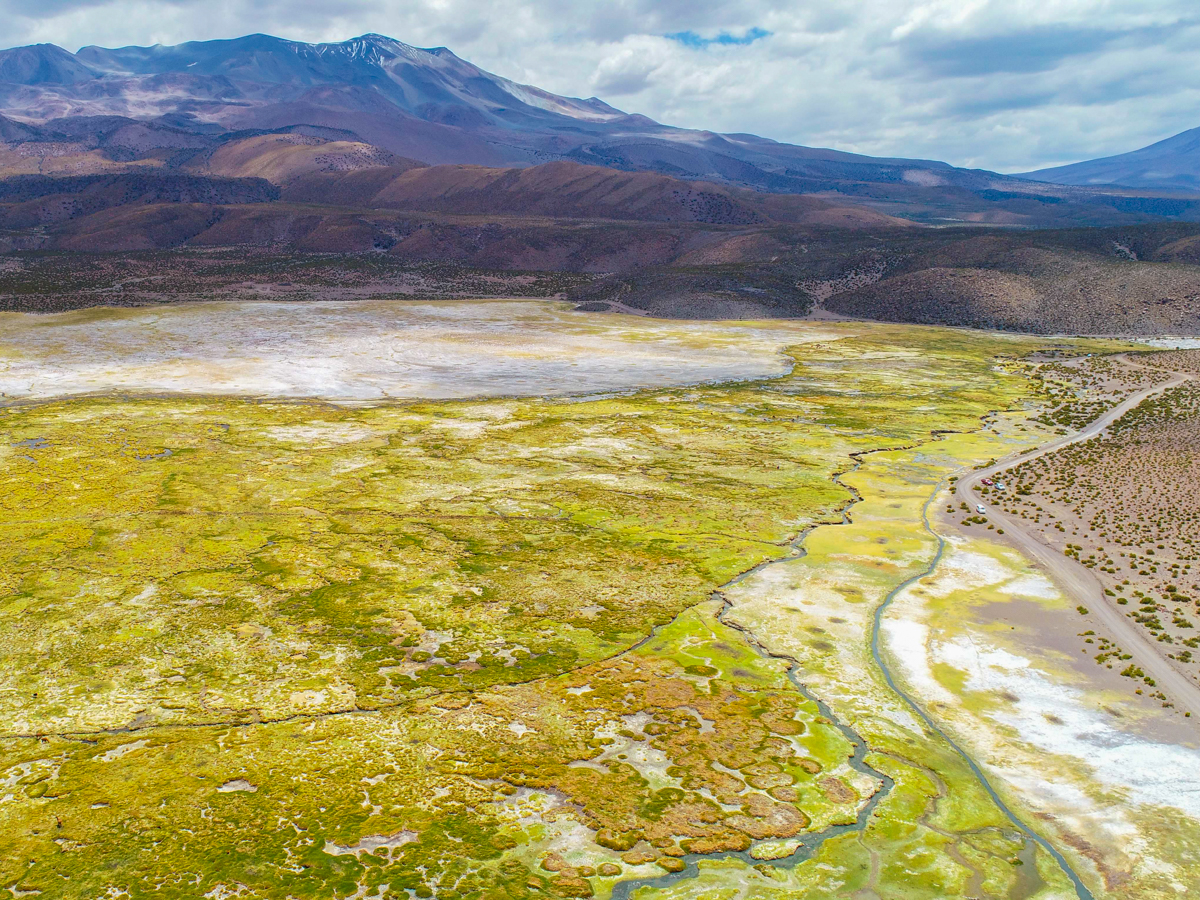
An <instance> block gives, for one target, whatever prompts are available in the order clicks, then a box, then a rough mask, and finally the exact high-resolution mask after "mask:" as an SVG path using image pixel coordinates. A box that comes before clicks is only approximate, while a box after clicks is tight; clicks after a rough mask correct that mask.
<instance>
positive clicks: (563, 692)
mask: <svg viewBox="0 0 1200 900" xmlns="http://www.w3.org/2000/svg"><path fill="white" fill-rule="evenodd" d="M622 327H623V328H624V329H625V333H624V334H623V337H622V340H627V341H629V342H630V344H631V346H638V345H641V344H644V343H645V342H646V341H652V340H654V329H655V327H656V326H655V325H653V324H646V325H638V326H635V325H632V324H628V323H626V324H624V325H623V326H622ZM638 328H642V329H644V332H641V333H639V332H638V331H637V329H638ZM778 328H779V329H780V331H781V335H780V337H779V338H778V341H779V344H780V346H784V347H786V348H787V349H786V350H785V351H784V352H785V356H786V361H787V364H788V365H787V369H788V373H787V374H784V375H781V376H777V377H762V376H758V377H756V378H755V379H752V380H746V381H727V382H723V383H709V384H698V385H691V386H686V387H671V388H661V387H660V388H648V389H643V390H625V391H623V392H618V393H608V394H603V395H590V396H589V395H583V396H573V397H558V398H554V397H549V396H542V397H537V396H533V397H525V398H518V397H499V398H495V399H472V400H444V401H442V400H438V401H434V400H420V399H416V400H380V401H377V402H372V403H370V404H361V403H359V404H352V405H345V404H342V405H339V404H335V403H331V402H327V401H323V400H317V399H314V400H298V399H297V400H280V399H272V398H270V397H261V396H260V397H256V398H243V397H236V396H215V395H210V396H205V395H201V394H194V395H188V396H179V395H170V394H158V395H147V394H136V393H134V394H130V395H128V396H122V395H116V394H112V393H99V394H95V395H91V396H83V397H74V398H67V399H26V400H24V401H23V402H21V403H19V404H12V405H9V406H7V407H4V408H2V409H0V462H2V463H3V466H2V469H0V479H2V480H3V487H2V490H0V654H2V656H3V659H4V666H3V670H2V671H0V851H2V852H0V887H3V888H5V889H7V890H9V891H10V892H11V893H12V894H13V895H14V896H35V894H34V892H37V894H36V895H39V896H42V897H63V898H89V900H90V898H130V900H133V898H146V897H206V898H218V900H223V898H230V897H247V898H249V897H253V898H279V900H283V898H339V900H343V898H351V897H355V898H404V897H421V898H426V897H436V898H445V900H457V898H466V897H482V898H488V900H499V898H524V897H593V896H595V897H601V898H604V897H607V896H610V895H613V896H619V897H627V896H632V897H634V898H636V900H646V898H648V897H659V896H661V897H676V896H678V897H685V896H687V897H696V898H705V900H710V898H718V897H720V898H725V897H729V898H733V897H776V896H779V897H785V896H787V897H800V896H803V897H814V898H817V897H820V898H824V897H830V898H833V897H839V898H840V897H855V898H860V897H861V898H931V900H932V898H941V897H948V896H956V897H957V896H961V897H981V898H982V897H987V898H1005V900H1022V898H1034V897H1038V898H1050V897H1069V896H1074V895H1075V894H1076V891H1075V888H1074V886H1073V885H1072V884H1071V881H1070V879H1069V878H1068V876H1067V874H1066V872H1064V870H1063V867H1062V866H1061V865H1060V864H1059V862H1058V861H1056V860H1055V859H1054V858H1053V857H1052V856H1051V855H1050V854H1049V853H1047V852H1046V850H1045V849H1044V847H1042V846H1039V845H1038V844H1036V843H1035V842H1033V841H1031V840H1030V839H1029V838H1028V835H1027V834H1025V833H1023V832H1022V830H1021V829H1020V828H1018V827H1017V826H1016V825H1014V822H1013V821H1012V820H1010V818H1009V817H1008V816H1007V815H1006V813H1005V811H1004V810H1003V809H1002V808H1001V807H1000V806H998V805H997V803H996V802H994V798H993V796H989V793H988V791H987V790H985V788H984V786H983V785H982V784H981V783H980V780H979V779H978V778H977V777H976V771H973V770H972V768H971V765H969V764H968V760H967V759H966V758H964V757H963V756H962V755H960V754H959V753H958V752H956V749H955V747H954V746H952V745H951V744H950V743H948V742H947V740H946V739H945V738H943V737H942V736H941V735H940V733H939V732H938V731H937V730H936V729H931V728H928V727H926V723H923V722H921V721H918V720H916V719H914V718H913V717H912V716H911V715H910V714H908V713H907V712H906V711H905V708H904V706H903V704H902V703H901V702H900V701H899V698H898V697H897V696H896V695H895V694H894V693H893V694H889V692H888V686H887V684H886V683H885V682H884V681H883V677H882V673H881V672H879V671H877V670H874V669H872V664H871V662H870V653H871V644H870V635H869V628H868V629H866V630H861V631H857V632H854V633H853V634H852V635H850V636H849V637H848V638H845V639H842V638H839V637H838V636H837V635H836V634H835V633H833V632H826V631H825V630H824V628H829V627H831V626H829V625H828V624H827V623H826V624H825V625H824V628H823V627H822V626H818V624H817V622H818V621H821V622H822V623H825V620H824V619H819V620H818V619H817V618H813V617H809V618H806V615H805V614H804V613H803V612H801V611H800V610H798V609H797V610H793V611H790V612H789V611H786V610H784V611H781V610H780V608H773V609H770V610H769V611H768V612H766V613H763V614H761V615H759V614H757V613H755V611H754V608H753V606H752V605H745V606H744V605H743V603H742V599H744V596H745V594H746V592H747V591H748V590H749V589H750V586H751V585H752V584H753V583H754V577H757V575H756V576H754V577H752V578H750V579H748V580H744V581H740V583H738V584H736V585H735V584H732V583H734V582H738V581H739V576H741V575H743V573H747V572H750V571H751V570H755V571H756V572H757V573H758V574H759V575H762V576H763V577H766V575H767V573H769V572H778V571H780V570H786V569H788V568H789V567H791V566H792V565H794V564H795V563H803V564H804V565H806V566H809V567H811V568H813V569H814V570H818V569H819V570H820V571H822V572H825V573H833V574H832V575H831V577H832V578H833V580H832V581H831V582H830V583H831V584H835V585H836V587H837V589H838V590H839V591H840V594H839V596H840V597H841V598H842V600H843V601H844V602H845V604H846V607H847V609H850V610H852V611H853V613H854V615H858V616H859V617H860V618H861V619H862V620H863V621H868V620H869V619H870V618H871V616H872V615H873V614H874V610H875V608H876V606H877V601H878V599H880V598H881V597H882V596H883V594H886V593H887V592H888V591H889V590H892V589H894V588H895V587H896V586H897V585H900V584H901V583H902V582H905V581H906V580H909V579H911V578H912V577H913V576H914V575H916V574H919V573H920V572H921V571H922V570H923V569H924V568H926V567H928V566H929V565H930V561H931V560H932V559H933V553H932V552H931V548H930V545H929V535H928V534H927V533H925V532H924V531H923V526H922V524H921V519H920V515H919V510H920V508H921V504H922V503H924V502H926V501H927V499H928V497H929V496H931V491H932V490H933V489H934V487H935V486H936V484H937V483H938V482H939V481H940V480H942V479H944V478H945V477H946V476H947V475H948V474H950V473H952V472H953V471H955V470H956V468H957V467H960V466H963V465H969V464H970V465H973V464H976V463H977V462H978V461H980V460H981V459H983V460H986V459H987V455H986V454H988V453H989V452H992V451H994V450H995V448H994V447H992V446H990V445H988V443H987V440H986V439H984V438H979V439H978V440H975V439H973V438H964V439H963V441H960V442H959V443H958V444H955V443H953V441H948V440H947V436H953V435H964V436H970V435H977V434H978V433H979V432H980V429H981V427H982V426H983V425H984V424H985V423H987V422H988V421H990V419H989V417H992V416H993V415H994V414H996V413H998V412H1001V411H1008V412H1007V413H1004V414H1005V415H1007V416H1008V417H1009V418H1010V419H1012V420H1013V421H1016V420H1017V419H1020V420H1021V421H1022V422H1024V421H1025V418H1028V419H1029V428H1030V429H1031V431H1030V432H1029V434H1028V435H1026V436H1024V437H1022V438H1020V440H1025V441H1027V442H1029V441H1034V440H1035V439H1036V437H1037V435H1036V434H1035V432H1036V429H1037V428H1039V427H1040V426H1038V425H1036V423H1033V422H1032V417H1033V416H1034V415H1036V414H1037V412H1038V410H1039V408H1040V407H1039V406H1038V404H1039V402H1040V401H1041V400H1042V399H1044V398H1043V391H1042V388H1041V387H1039V384H1038V382H1037V381H1036V380H1034V379H1032V378H1031V377H1030V375H1031V372H1032V368H1031V366H1030V365H1029V364H1026V363H1023V362H1021V361H1020V360H1021V359H1022V358H1024V357H1025V356H1027V355H1028V354H1030V353H1033V352H1035V351H1043V350H1046V349H1064V345H1063V344H1062V342H1056V341H1053V340H1049V339H1032V338H1030V339H1026V338H1015V337H1011V336H995V337H992V336H987V335H973V334H968V333H961V332H958V333H956V332H950V331H944V330H935V329H921V328H909V327H891V326H863V325H844V326H822V327H820V328H817V327H815V326H808V325H780V326H778ZM697 340H700V338H698V339H697ZM1075 347H1079V348H1081V349H1100V345H1092V344H1089V345H1086V348H1085V347H1084V345H1083V344H1078V345H1075V344H1067V345H1065V349H1069V350H1073V349H1074V348H1075ZM546 393H547V394H548V393H550V391H549V390H547V392H546ZM1021 427H1022V428H1024V427H1025V426H1024V425H1022V426H1021ZM972 440H974V441H975V442H974V443H972ZM876 460H878V461H879V462H878V463H876V462H873V461H876ZM879 466H882V467H883V468H882V469H880V470H879V471H877V468H878V467H879ZM880 472H882V474H880ZM889 485H890V486H899V485H913V486H915V487H913V488H912V490H911V491H910V494H911V496H909V495H905V496H904V497H903V498H899V499H896V500H894V501H893V500H892V499H890V495H889V493H888V491H889V490H892V487H889ZM922 491H923V492H924V493H923V494H922ZM885 500H886V502H884V501H885ZM914 504H915V505H914ZM914 509H915V510H917V514H916V515H915V517H914V515H913V510H914ZM860 512H861V513H862V518H861V519H860V517H859V513H860ZM779 561H790V562H784V564H783V565H778V566H775V565H770V564H772V563H774V562H779ZM838 565H846V566H850V565H853V566H856V567H858V569H857V570H856V571H857V572H858V574H856V575H854V576H853V577H850V576H847V577H841V576H837V575H836V567H837V566H838ZM822 566H824V567H825V568H823V569H821V567H822ZM868 582H869V585H868ZM876 587H878V588H879V590H880V591H881V592H882V593H879V594H878V595H876V594H875V593H873V591H875V588H876ZM727 592H729V593H728V595H727ZM735 595H736V596H735ZM730 597H734V599H735V601H736V602H731V600H730ZM738 598H742V599H738ZM873 598H874V599H873ZM845 615H846V616H851V613H846V614H845ZM789 616H790V618H789ZM831 621H833V622H835V623H848V622H851V619H848V618H841V617H837V616H835V617H834V618H833V619H832V620H831ZM853 621H858V620H857V619H854V620H853ZM832 627H834V628H836V627H837V626H836V625H835V626H832ZM846 627H847V628H849V627H850V625H848V624H847V625H846ZM847 634H850V632H847ZM789 635H790V636H791V638H789V637H788V636H789ZM801 638H802V639H803V641H804V642H806V643H805V644H804V646H805V648H806V650H805V652H804V653H800V652H799V651H794V650H791V649H789V644H788V641H789V640H790V639H795V640H797V641H798V640H801ZM855 679H860V681H858V682H856V681H855ZM835 681H836V682H837V683H838V684H841V685H842V686H843V687H842V688H841V689H839V690H834V689H832V688H831V687H830V688H829V690H828V691H827V692H823V686H825V687H828V686H829V685H832V684H833V683H834V682H835ZM855 685H857V687H856V686H855ZM850 694H854V697H853V698H851V699H848V697H849V695H850ZM1008 799H1009V798H1008V797H1006V800H1008ZM1015 814H1016V815H1021V814H1022V809H1021V807H1020V805H1019V803H1016V813H1015ZM1062 849H1064V852H1065V853H1066V854H1067V860H1068V861H1069V864H1070V865H1074V866H1078V867H1079V870H1080V875H1081V877H1082V878H1084V880H1085V881H1087V882H1088V883H1089V884H1097V885H1099V886H1100V890H1098V892H1097V896H1102V895H1103V896H1119V895H1117V894H1107V893H1104V890H1103V887H1104V886H1103V883H1102V882H1101V881H1098V880H1097V879H1096V878H1095V873H1094V871H1093V870H1092V869H1091V868H1089V866H1090V863H1089V862H1088V859H1087V855H1086V853H1084V854H1080V853H1079V852H1077V851H1078V848H1077V847H1076V848H1074V849H1072V848H1071V847H1069V846H1066V847H1063V848H1062ZM1145 896H1157V895H1152V894H1149V893H1147V894H1146V895H1145Z"/></svg>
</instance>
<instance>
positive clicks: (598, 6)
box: [0, 0, 1200, 172]
mask: <svg viewBox="0 0 1200 900" xmlns="http://www.w3.org/2000/svg"><path fill="white" fill-rule="evenodd" d="M0 22H3V24H4V26H5V27H4V36H3V38H0V43H2V44H4V45H9V46H12V45H18V44H26V43H35V42H49V43H55V44H58V45H60V46H63V47H66V48H67V49H69V50H77V49H78V48H79V47H81V46H84V45H86V44H100V45H102V46H123V45H127V44H153V43H164V44H169V43H179V42H182V41H187V40H202V39H209V38H222V37H236V36H239V35H242V34H248V33H252V32H266V33H269V34H275V35H279V36H281V37H287V38H292V39H295V40H305V41H332V40H343V39H345V38H348V37H352V36H355V35H358V34H362V33H365V32H378V33H382V34H387V35H389V36H391V37H395V38H398V39H400V40H402V41H406V42H407V43H410V44H415V45H417V46H422V47H430V46H447V47H449V48H450V49H452V50H454V51H455V52H456V53H457V54H458V55H459V56H462V57H464V58H466V59H469V60H471V61H472V62H474V63H476V64H477V65H480V66H482V67H483V68H486V69H489V70H490V71H493V72H496V73H498V74H500V75H504V76H506V77H509V78H513V79H515V80H517V81H521V82H525V83H528V84H535V85H538V86H539V87H543V88H546V89H547V90H551V91H554V92H556V93H561V94H568V95H572V96H585V97H586V96H591V95H596V96H599V97H601V98H602V99H604V100H607V101H608V102H610V103H612V104H613V105H614V106H618V107H620V108H622V109H625V110H628V111H630V112H640V113H644V114H645V115H648V116H651V117H652V118H655V119H658V120H659V121H662V122H667V123H669V124H672V125H681V126H685V127H699V128H710V129H713V130H718V131H726V132H735V131H741V132H751V133H754V134H761V135H764V136H767V137H772V138H775V139H777V140H783V141H790V142H793V143H800V144H807V145H810V146H827V147H836V148H838V149H841V150H851V151H855V152H859V153H869V154H872V155H877V156H905V157H925V158H936V159H944V160H946V161H948V162H952V163H954V164H956V165H962V166H978V167H983V168H989V169H994V170H998V171H1004V172H1016V171H1024V170H1028V169H1033V168H1036V167H1039V166H1044V165H1054V164H1058V163H1065V162H1073V161H1076V160H1079V159H1086V158H1091V157H1096V156H1103V155H1109V154H1113V153H1120V152H1124V151H1126V150H1132V149H1135V148H1137V147H1140V146H1143V145H1145V144H1148V143H1151V142H1153V141H1155V140H1159V139H1161V138H1164V137H1168V136H1170V135H1172V134H1175V133H1177V132H1179V131H1183V130H1186V129H1189V128H1194V127H1197V126H1200V5H1198V4H1197V3H1196V0H1123V2H1118V0H721V2H718V0H573V2H563V0H507V2H503V3H497V2H494V0H403V2H396V0H287V2H284V0H248V2H247V0H242V2H236V0H155V2H146V0H0Z"/></svg>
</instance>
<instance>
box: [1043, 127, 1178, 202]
mask: <svg viewBox="0 0 1200 900" xmlns="http://www.w3.org/2000/svg"><path fill="white" fill-rule="evenodd" d="M1020 177H1022V178H1030V179H1033V180H1035V181H1046V182H1053V183H1055V184H1070V185H1097V184H1120V185H1128V186H1129V187H1135V188H1156V189H1175V190H1185V191H1196V190H1200V128H1193V129H1191V130H1190V131H1185V132H1183V133H1182V134H1177V135H1175V136H1174V137H1170V138H1167V139H1166V140H1165V141H1159V142H1158V143H1157V144H1151V145H1150V146H1149V147H1143V148H1142V149H1141V150H1134V151H1133V152H1132V153H1122V154H1120V155H1119V156H1108V157H1105V158H1103V159H1090V160H1087V161H1085V162H1079V163H1074V164H1073V165H1069V166H1057V167H1055V168H1052V169H1040V170H1038V171H1036V172H1028V173H1026V174H1024V175H1022V176H1020Z"/></svg>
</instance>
